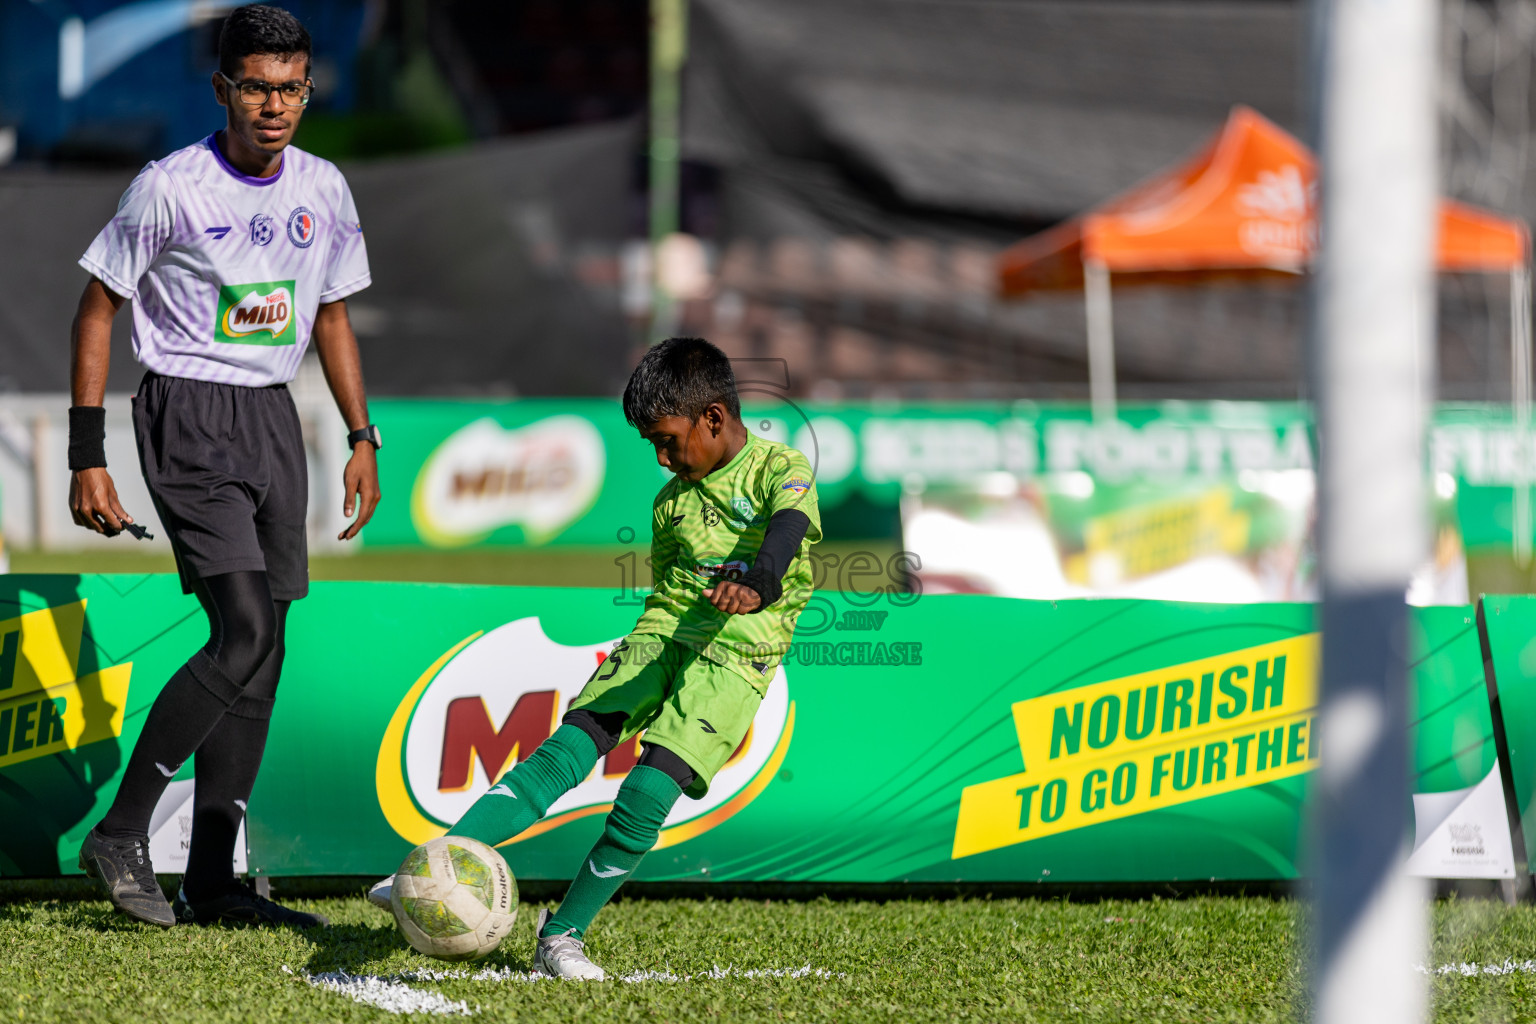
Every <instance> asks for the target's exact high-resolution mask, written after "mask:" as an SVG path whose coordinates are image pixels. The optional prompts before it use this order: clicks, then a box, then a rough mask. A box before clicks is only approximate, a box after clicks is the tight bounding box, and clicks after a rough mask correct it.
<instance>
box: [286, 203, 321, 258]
mask: <svg viewBox="0 0 1536 1024" xmlns="http://www.w3.org/2000/svg"><path fill="white" fill-rule="evenodd" d="M314 240H315V215H314V213H313V212H311V211H310V209H309V207H307V206H299V207H295V208H294V211H293V212H292V213H290V214H289V215H288V241H290V242H292V243H293V244H294V245H296V246H298V247H299V248H300V249H308V248H309V244H310V243H311V242H313V241H314Z"/></svg>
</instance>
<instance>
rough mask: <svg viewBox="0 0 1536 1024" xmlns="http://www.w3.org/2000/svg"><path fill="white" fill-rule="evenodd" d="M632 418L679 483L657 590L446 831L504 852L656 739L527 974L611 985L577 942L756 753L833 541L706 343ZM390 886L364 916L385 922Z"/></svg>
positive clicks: (786, 460)
mask: <svg viewBox="0 0 1536 1024" xmlns="http://www.w3.org/2000/svg"><path fill="white" fill-rule="evenodd" d="M624 416H625V418H626V419H628V420H629V422H630V423H631V424H632V425H634V426H635V427H637V428H638V429H639V431H640V434H641V436H642V437H644V438H645V439H646V440H647V441H649V442H650V443H651V444H652V445H654V446H655V449H656V461H657V462H659V463H660V464H661V466H662V467H663V468H665V469H668V470H670V471H671V472H672V473H673V474H674V477H673V479H672V480H671V481H669V482H668V483H667V484H666V486H664V487H663V488H662V489H661V492H660V493H659V494H658V495H657V496H656V500H655V503H654V505H653V509H652V515H651V573H652V579H653V582H654V585H655V590H654V592H653V593H652V594H651V596H650V597H648V598H646V602H645V611H644V613H643V614H641V616H640V620H639V621H638V622H637V623H635V628H634V630H633V632H631V633H630V635H629V636H628V637H626V638H625V639H624V641H623V642H622V643H620V644H618V645H617V646H616V647H615V648H614V649H613V652H612V653H611V654H610V655H609V656H608V658H607V660H606V661H604V662H603V663H602V665H600V666H598V669H597V671H596V672H595V673H593V675H592V678H591V679H589V680H587V685H586V686H585V687H584V688H583V689H582V691H581V693H580V694H578V695H577V697H576V699H575V700H573V701H571V707H570V710H569V711H568V712H567V713H566V715H565V718H564V720H563V722H562V724H561V726H560V728H558V729H557V730H555V733H554V735H553V736H551V737H550V738H549V739H548V740H546V741H545V742H544V743H543V744H541V745H540V746H539V748H538V749H537V750H535V751H534V752H533V754H532V755H531V756H529V757H528V758H527V759H526V760H524V761H521V762H519V763H518V764H517V765H515V766H514V767H513V768H512V770H511V771H510V772H508V773H507V774H506V775H505V776H503V777H502V778H501V780H500V781H499V782H498V783H497V784H496V785H494V786H492V787H491V789H490V790H489V791H488V792H487V793H486V794H485V795H484V796H482V797H481V798H480V799H479V800H478V801H476V802H475V804H474V805H473V806H472V807H470V809H469V810H468V811H467V812H466V813H465V815H464V816H463V817H462V818H460V819H459V821H458V823H457V824H456V825H454V826H453V828H451V829H449V832H450V833H451V834H453V835H458V836H466V837H468V838H471V839H478V840H480V841H481V842H484V843H487V844H489V845H491V846H495V845H497V844H499V843H503V842H506V841H507V840H508V839H511V838H513V837H514V836H516V835H518V834H520V833H521V832H523V831H524V830H525V829H527V828H528V827H529V826H530V825H532V824H534V822H536V821H538V820H539V819H540V818H541V817H543V815H544V812H545V811H546V810H547V809H548V808H549V806H550V805H551V804H552V803H554V802H555V800H556V799H557V798H558V797H560V796H561V795H562V794H563V793H565V792H567V791H568V790H570V789H571V788H573V787H574V786H576V785H577V784H578V783H580V782H581V781H582V780H583V779H585V778H586V777H587V775H588V774H589V773H590V772H591V771H592V769H593V767H594V766H595V765H596V764H597V761H598V759H599V758H601V757H602V756H603V755H605V754H607V753H608V751H610V750H612V749H613V748H614V747H616V746H618V745H619V744H620V743H621V742H625V741H627V740H630V739H632V738H633V737H634V735H635V734H636V733H637V732H639V731H640V730H642V729H643V730H645V737H644V740H643V741H642V745H643V747H644V750H643V752H642V754H641V757H640V763H639V764H638V765H636V766H635V767H634V769H632V770H631V771H630V773H629V775H628V776H627V777H626V778H625V780H624V783H623V785H622V786H621V787H620V788H619V795H618V797H617V799H615V800H614V804H613V811H612V812H611V813H610V814H609V815H608V820H607V823H606V825H605V826H604V828H603V834H602V837H601V838H600V839H598V841H597V845H596V846H594V847H593V848H592V852H591V853H590V854H589V855H588V856H587V857H586V858H585V859H583V861H582V863H581V868H580V870H579V871H578V873H577V875H576V878H575V880H574V881H573V882H572V883H571V887H570V889H569V891H567V893H566V896H565V900H564V901H563V902H562V903H561V904H560V908H559V909H558V910H556V911H555V912H554V914H553V915H551V914H550V913H549V911H547V910H545V911H542V912H541V913H540V914H539V921H538V947H537V949H536V951H535V954H534V960H533V966H534V969H535V970H536V971H539V972H540V973H543V974H547V975H550V976H553V977H556V978H579V979H593V980H602V978H603V971H602V969H601V968H600V967H598V966H597V965H596V964H594V963H592V962H591V961H590V960H588V959H587V956H586V951H585V947H584V945H583V942H582V938H583V936H584V935H585V933H586V930H587V928H588V927H589V926H590V925H591V923H592V919H593V917H594V916H596V914H597V912H598V911H599V910H601V909H602V908H603V906H604V904H606V903H607V902H608V900H609V899H610V898H612V896H613V894H614V893H615V892H617V891H618V889H619V886H621V885H623V884H624V880H625V879H626V878H628V877H629V875H630V874H631V873H632V872H633V871H634V870H635V867H636V865H638V864H639V863H640V859H641V858H642V857H643V856H645V853H646V851H647V850H649V849H650V848H651V847H652V846H653V845H655V843H656V839H657V836H658V835H659V833H660V830H661V825H662V822H663V821H664V820H665V819H666V817H667V814H668V812H670V811H671V810H672V805H673V804H675V803H676V802H677V799H678V797H679V796H681V795H683V794H684V793H687V794H688V795H689V796H690V797H694V798H698V797H701V796H703V795H704V793H705V792H706V791H707V790H708V789H709V784H710V782H711V780H713V778H714V776H715V773H716V772H718V771H719V770H720V768H721V767H722V766H723V765H724V764H725V763H726V762H727V761H728V760H730V757H731V755H732V754H733V753H735V751H736V748H737V747H738V746H740V744H741V741H742V740H743V739H744V738H745V737H746V735H747V729H748V728H749V727H750V726H751V724H752V717H753V716H754V715H755V714H756V713H757V708H758V705H759V704H760V703H761V702H762V698H763V694H764V693H766V692H767V689H768V686H769V684H770V683H771V682H772V681H773V676H774V673H775V671H776V669H777V666H778V663H779V661H780V659H781V658H782V657H783V653H784V651H785V649H787V648H788V646H789V643H790V640H791V639H792V638H793V636H794V630H795V620H796V619H797V618H798V617H799V615H800V612H801V610H802V609H804V607H805V605H806V602H807V601H808V600H809V599H810V596H811V566H810V559H809V558H808V552H809V549H810V545H811V544H813V543H815V542H816V541H818V540H820V539H821V516H820V513H819V512H818V511H817V508H816V489H815V486H814V482H813V480H812V474H811V467H810V463H809V462H807V460H806V458H805V456H804V455H802V454H800V453H799V452H797V451H795V450H794V449H793V448H789V447H787V446H785V445H782V444H778V443H776V442H773V441H767V440H764V439H763V438H760V437H756V436H754V435H753V434H752V433H750V432H749V431H748V430H747V428H746V426H745V425H744V424H743V423H742V421H741V404H740V402H739V400H738V399H737V396H736V380H735V377H734V375H733V374H732V373H731V364H730V361H729V360H728V359H727V358H726V356H725V354H724V353H722V352H721V351H720V350H719V349H717V348H715V347H714V346H713V345H711V344H710V343H709V342H707V341H702V340H700V339H698V338H673V339H671V340H669V341H666V342H663V343H662V344H660V345H658V346H656V347H655V348H653V349H651V350H650V351H649V352H647V353H646V354H645V357H644V358H643V359H641V361H640V365H639V366H638V367H637V368H636V369H635V372H634V375H633V376H631V377H630V379H629V385H628V387H626V388H625V389H624ZM737 573H740V574H741V575H740V577H739V579H737V580H735V581H731V580H729V579H727V576H728V575H734V574H737ZM391 881H392V880H391V879H385V880H384V881H383V882H380V883H379V884H378V885H376V886H375V887H374V889H373V890H372V891H371V892H370V893H369V899H370V900H372V901H373V902H375V903H378V904H380V905H382V906H387V905H388V901H389V893H388V889H389V886H390V884H391Z"/></svg>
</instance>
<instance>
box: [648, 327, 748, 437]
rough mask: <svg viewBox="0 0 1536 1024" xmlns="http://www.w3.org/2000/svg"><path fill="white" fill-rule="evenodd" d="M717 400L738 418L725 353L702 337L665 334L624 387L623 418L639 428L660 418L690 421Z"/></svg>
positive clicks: (733, 382)
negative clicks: (681, 418) (667, 335)
mask: <svg viewBox="0 0 1536 1024" xmlns="http://www.w3.org/2000/svg"><path fill="white" fill-rule="evenodd" d="M711 402H719V403H720V404H721V405H723V406H725V407H726V408H727V409H729V410H730V413H731V415H732V416H735V417H736V418H737V419H740V418H741V399H740V398H738V397H737V396H736V374H735V373H733V372H732V371H731V361H730V359H728V358H727V357H726V354H725V353H724V352H721V351H720V350H719V349H718V348H716V347H715V346H713V345H711V344H710V343H709V342H707V341H705V340H704V339H703V338H668V339H667V340H666V341H664V342H662V343H661V344H660V345H657V346H655V347H654V348H652V349H651V350H650V351H649V352H647V353H646V354H645V355H644V357H642V358H641V360H640V365H639V366H637V367H635V372H634V373H632V374H630V376H629V384H627V385H626V386H625V388H624V418H625V419H626V420H628V421H629V423H630V426H633V427H639V428H642V429H644V428H645V427H648V426H650V425H651V424H653V423H655V422H656V421H657V420H659V419H661V418H662V417H663V416H686V417H687V418H688V419H689V420H690V421H691V420H696V419H698V418H699V417H700V416H702V415H703V414H704V410H705V409H707V408H708V407H709V405H710V403H711Z"/></svg>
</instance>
